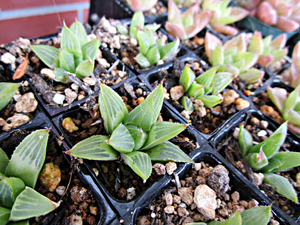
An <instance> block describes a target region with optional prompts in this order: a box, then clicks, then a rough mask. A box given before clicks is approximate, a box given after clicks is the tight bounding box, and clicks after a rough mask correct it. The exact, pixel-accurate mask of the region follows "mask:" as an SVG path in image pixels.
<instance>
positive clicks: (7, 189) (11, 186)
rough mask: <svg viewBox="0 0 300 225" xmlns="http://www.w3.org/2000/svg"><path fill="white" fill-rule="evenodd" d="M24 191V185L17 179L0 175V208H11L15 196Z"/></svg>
mask: <svg viewBox="0 0 300 225" xmlns="http://www.w3.org/2000/svg"><path fill="white" fill-rule="evenodd" d="M24 189H25V183H24V182H23V181H22V180H21V179H20V178H17V177H6V176H4V174H1V173H0V206H3V207H6V208H11V207H12V205H13V204H14V201H15V199H16V198H17V196H18V195H19V194H20V193H21V192H22V191H23V190H24Z"/></svg>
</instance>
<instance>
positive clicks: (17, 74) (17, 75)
mask: <svg viewBox="0 0 300 225" xmlns="http://www.w3.org/2000/svg"><path fill="white" fill-rule="evenodd" d="M27 65H28V53H26V57H25V59H24V61H23V62H22V63H21V64H20V65H19V66H18V68H17V69H16V71H15V73H14V75H13V77H12V79H13V80H17V79H20V78H21V77H23V76H24V74H25V72H26V69H27Z"/></svg>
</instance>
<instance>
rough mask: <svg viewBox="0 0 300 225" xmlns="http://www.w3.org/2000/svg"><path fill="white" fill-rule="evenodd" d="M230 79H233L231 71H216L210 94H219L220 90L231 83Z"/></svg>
mask: <svg viewBox="0 0 300 225" xmlns="http://www.w3.org/2000/svg"><path fill="white" fill-rule="evenodd" d="M232 80H233V76H232V74H231V73H228V72H219V73H216V74H215V76H214V79H213V81H212V83H211V85H212V87H213V89H212V94H213V95H217V94H219V93H220V92H221V91H223V90H224V88H226V87H227V86H228V85H229V84H230V83H231V81H232Z"/></svg>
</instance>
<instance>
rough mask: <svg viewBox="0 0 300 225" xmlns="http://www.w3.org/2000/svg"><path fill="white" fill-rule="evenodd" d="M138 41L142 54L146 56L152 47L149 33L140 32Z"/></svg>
mask: <svg viewBox="0 0 300 225" xmlns="http://www.w3.org/2000/svg"><path fill="white" fill-rule="evenodd" d="M137 40H138V42H139V46H140V53H141V54H142V55H144V56H145V55H146V54H147V52H148V50H149V48H150V47H151V43H150V42H151V40H150V36H149V33H148V32H146V31H138V32H137Z"/></svg>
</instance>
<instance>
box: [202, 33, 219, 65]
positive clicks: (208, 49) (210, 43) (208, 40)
mask: <svg viewBox="0 0 300 225" xmlns="http://www.w3.org/2000/svg"><path fill="white" fill-rule="evenodd" d="M204 44H205V53H206V55H207V57H208V60H209V62H211V58H212V52H213V50H214V49H215V48H216V47H217V45H218V44H222V42H221V40H220V39H219V38H218V37H217V36H215V35H213V34H211V33H209V32H208V31H207V32H206V34H205V39H204Z"/></svg>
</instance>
